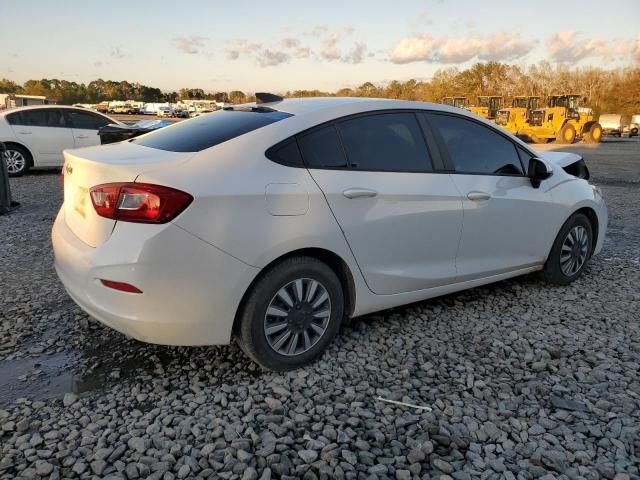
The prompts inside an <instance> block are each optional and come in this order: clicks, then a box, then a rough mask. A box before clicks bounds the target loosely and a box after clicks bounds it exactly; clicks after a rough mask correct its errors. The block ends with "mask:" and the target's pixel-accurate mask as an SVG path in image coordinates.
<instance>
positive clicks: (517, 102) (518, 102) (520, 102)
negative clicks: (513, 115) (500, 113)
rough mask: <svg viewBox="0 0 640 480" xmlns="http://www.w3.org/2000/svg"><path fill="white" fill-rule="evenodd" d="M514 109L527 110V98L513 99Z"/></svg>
mask: <svg viewBox="0 0 640 480" xmlns="http://www.w3.org/2000/svg"><path fill="white" fill-rule="evenodd" d="M513 107H514V108H527V99H526V98H514V99H513Z"/></svg>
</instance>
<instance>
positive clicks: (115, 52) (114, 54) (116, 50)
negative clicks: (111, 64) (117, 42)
mask: <svg viewBox="0 0 640 480" xmlns="http://www.w3.org/2000/svg"><path fill="white" fill-rule="evenodd" d="M109 55H110V56H111V58H115V59H116V60H120V59H121V58H124V57H125V56H126V55H125V53H124V51H123V50H122V47H113V48H112V49H111V52H110V53H109Z"/></svg>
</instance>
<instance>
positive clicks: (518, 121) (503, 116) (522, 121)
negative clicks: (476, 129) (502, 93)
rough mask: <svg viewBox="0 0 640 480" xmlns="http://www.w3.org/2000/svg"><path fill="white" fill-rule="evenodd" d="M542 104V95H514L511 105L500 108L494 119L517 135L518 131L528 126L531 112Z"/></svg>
mask: <svg viewBox="0 0 640 480" xmlns="http://www.w3.org/2000/svg"><path fill="white" fill-rule="evenodd" d="M539 104H540V97H536V96H528V97H527V96H518V97H513V99H512V100H511V106H510V107H505V108H501V109H500V110H498V114H497V115H496V119H495V120H494V121H495V122H496V123H497V124H498V125H500V126H501V127H502V128H504V129H505V130H507V131H509V132H510V133H512V134H514V135H517V133H518V132H519V131H520V130H522V129H523V128H525V127H526V126H527V122H528V121H529V118H530V116H531V112H533V111H534V110H536V109H537V108H538V106H539Z"/></svg>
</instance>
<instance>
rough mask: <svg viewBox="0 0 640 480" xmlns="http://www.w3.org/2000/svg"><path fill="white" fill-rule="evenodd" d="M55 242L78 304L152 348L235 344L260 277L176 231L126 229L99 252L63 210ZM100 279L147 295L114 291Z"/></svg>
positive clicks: (62, 274)
mask: <svg viewBox="0 0 640 480" xmlns="http://www.w3.org/2000/svg"><path fill="white" fill-rule="evenodd" d="M52 242H53V248H54V253H55V268H56V272H57V273H58V276H59V277H60V280H61V281H62V283H63V284H64V286H65V288H66V289H67V292H68V293H69V295H70V296H71V298H73V300H74V301H75V302H76V303H77V304H78V305H79V306H80V307H81V308H82V309H83V310H85V311H86V312H87V313H89V314H90V315H91V316H92V317H94V318H96V319H97V320H99V321H100V322H102V323H104V324H105V325H107V326H109V327H111V328H113V329H115V330H118V331H120V332H122V333H124V334H126V335H129V336H131V337H133V338H136V339H138V340H141V341H144V342H149V343H158V344H164V345H218V344H226V343H229V341H230V338H231V331H232V326H233V320H234V317H235V313H236V310H237V307H238V305H239V303H240V301H241V299H242V296H243V294H244V292H245V291H246V288H247V287H248V286H249V284H250V283H251V281H252V280H253V278H254V277H255V275H256V274H257V271H258V269H256V268H255V267H251V266H249V265H247V264H245V263H243V262H241V261H239V260H237V259H235V258H234V257H232V256H230V255H228V254H226V253H224V252H222V251H221V250H219V249H217V248H215V247H213V246H211V245H209V244H208V243H206V242H204V241H202V240H200V239H199V238H197V237H195V236H193V235H191V234H190V233H188V232H186V231H184V230H183V229H181V228H179V227H177V226H175V225H173V224H167V225H160V226H154V225H141V224H127V223H122V222H121V223H120V224H118V225H116V227H115V229H114V232H113V234H112V235H111V237H110V238H109V240H107V241H106V242H105V243H104V244H102V245H100V246H99V247H97V248H92V247H90V246H88V245H86V244H85V243H84V242H82V241H81V240H80V239H79V238H77V237H76V236H75V235H74V234H73V232H72V231H71V230H70V229H69V228H68V227H67V225H66V223H65V221H64V211H63V210H61V211H60V213H59V214H58V217H57V219H56V221H55V224H54V227H53V231H52ZM100 279H106V280H113V281H117V282H125V283H128V284H131V285H134V286H136V287H137V288H139V289H140V290H141V291H142V292H143V293H141V294H135V293H125V292H122V291H119V290H114V289H112V288H108V287H105V286H104V285H103V284H102V283H101V282H100Z"/></svg>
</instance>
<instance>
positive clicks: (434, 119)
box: [427, 114, 523, 175]
mask: <svg viewBox="0 0 640 480" xmlns="http://www.w3.org/2000/svg"><path fill="white" fill-rule="evenodd" d="M427 118H428V121H429V124H430V125H431V127H432V128H433V130H434V131H435V133H436V134H439V136H440V138H441V139H442V141H443V143H444V145H445V147H446V148H447V151H448V153H449V156H450V158H451V161H452V162H453V165H454V167H455V170H456V172H459V173H476V174H483V175H522V174H523V171H522V166H521V164H520V157H519V155H518V152H517V151H516V147H515V145H514V144H513V143H511V142H510V141H509V140H507V139H506V138H505V137H503V136H502V135H500V134H499V133H497V132H494V131H493V130H491V129H490V128H488V127H485V126H484V125H480V124H478V123H476V122H474V121H471V120H467V119H464V118H460V117H454V116H451V115H437V114H427Z"/></svg>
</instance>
